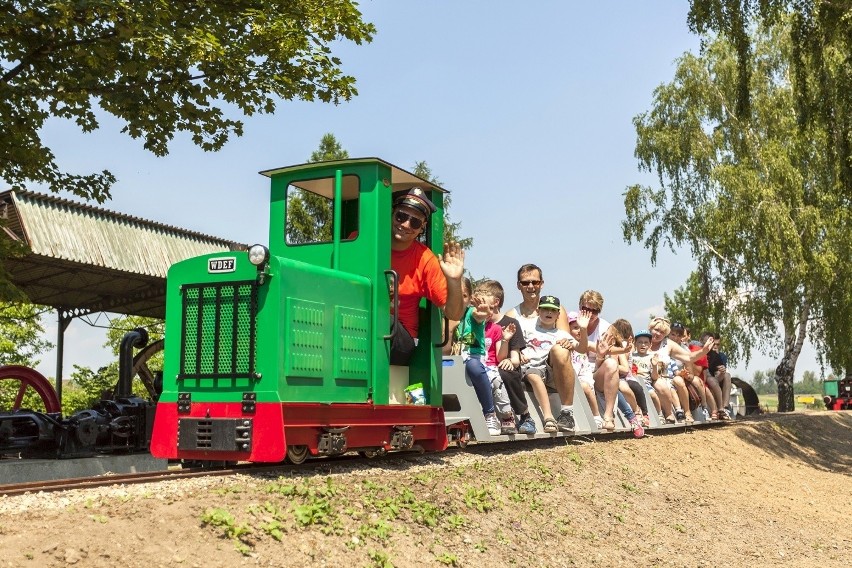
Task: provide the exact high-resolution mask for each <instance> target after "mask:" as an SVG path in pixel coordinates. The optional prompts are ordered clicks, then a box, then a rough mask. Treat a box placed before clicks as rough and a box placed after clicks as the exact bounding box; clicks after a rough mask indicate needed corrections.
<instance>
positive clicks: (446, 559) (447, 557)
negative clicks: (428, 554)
mask: <svg viewBox="0 0 852 568" xmlns="http://www.w3.org/2000/svg"><path fill="white" fill-rule="evenodd" d="M435 560H437V561H438V562H440V563H441V564H446V565H447V566H458V565H459V559H458V556H456V555H455V554H450V553H449V552H444V553H443V554H441V555H439V556H436V557H435Z"/></svg>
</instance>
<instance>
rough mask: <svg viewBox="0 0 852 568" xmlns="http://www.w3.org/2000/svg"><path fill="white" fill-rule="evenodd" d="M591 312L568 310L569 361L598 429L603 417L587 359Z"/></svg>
mask: <svg viewBox="0 0 852 568" xmlns="http://www.w3.org/2000/svg"><path fill="white" fill-rule="evenodd" d="M591 315H592V313H591V312H589V311H587V310H580V313H579V314H578V313H577V312H568V326H569V327H570V328H571V329H570V333H571V337H572V338H573V339H572V341H571V344H572V346H573V348H574V349H573V351H571V363H572V364H573V365H574V374H576V375H577V378H578V379H579V380H580V386H581V387H583V394H585V395H586V400H588V401H589V406H590V407H591V409H592V417H593V419H594V421H595V427H596V428H597V429H598V430H601V429H602V428H603V418H601V412H600V409H599V408H598V397H597V396H595V377H594V374H595V365H594V364H593V363H592V362H591V361H589V355H588V351H589V335H588V326H589V320H590V319H591Z"/></svg>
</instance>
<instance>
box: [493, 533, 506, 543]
mask: <svg viewBox="0 0 852 568" xmlns="http://www.w3.org/2000/svg"><path fill="white" fill-rule="evenodd" d="M494 537H495V538H496V539H497V542H499V543H500V544H509V539H508V538H506V535H504V534H503V531H502V530H498V531H497V534H495V535H494Z"/></svg>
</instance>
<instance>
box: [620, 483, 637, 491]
mask: <svg viewBox="0 0 852 568" xmlns="http://www.w3.org/2000/svg"><path fill="white" fill-rule="evenodd" d="M621 488H622V489H624V490H625V491H627V492H629V493H638V492H639V488H638V487H636V486H635V485H633V484H632V483H630V482H629V481H622V482H621Z"/></svg>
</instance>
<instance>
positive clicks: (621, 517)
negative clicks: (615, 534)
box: [615, 513, 624, 523]
mask: <svg viewBox="0 0 852 568" xmlns="http://www.w3.org/2000/svg"><path fill="white" fill-rule="evenodd" d="M615 520H616V521H618V522H619V523H623V522H624V515H622V514H621V513H619V514H617V515H615Z"/></svg>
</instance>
